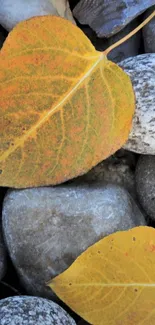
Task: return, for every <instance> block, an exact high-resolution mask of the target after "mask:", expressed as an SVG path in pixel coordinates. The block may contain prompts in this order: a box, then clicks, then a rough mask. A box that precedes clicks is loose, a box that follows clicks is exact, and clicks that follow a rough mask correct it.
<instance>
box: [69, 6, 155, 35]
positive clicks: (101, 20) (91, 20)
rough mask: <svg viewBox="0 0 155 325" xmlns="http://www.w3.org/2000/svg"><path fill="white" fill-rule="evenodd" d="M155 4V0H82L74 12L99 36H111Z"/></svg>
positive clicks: (78, 18)
mask: <svg viewBox="0 0 155 325" xmlns="http://www.w3.org/2000/svg"><path fill="white" fill-rule="evenodd" d="M153 5H155V0H145V1H142V0H117V1H116V0H110V1H109V0H80V1H79V3H78V4H77V5H76V7H75V8H74V10H73V14H74V16H75V18H76V19H77V20H78V21H79V22H80V23H81V24H86V25H89V26H90V27H91V28H92V29H93V30H94V31H95V32H96V33H97V35H98V36H99V37H110V36H112V35H114V34H116V33H118V32H119V31H120V30H122V29H123V28H124V27H125V26H126V25H127V24H128V23H129V22H130V21H132V20H133V19H134V18H136V17H137V16H139V15H140V14H141V13H143V12H144V11H145V10H146V9H148V8H149V7H151V6H153Z"/></svg>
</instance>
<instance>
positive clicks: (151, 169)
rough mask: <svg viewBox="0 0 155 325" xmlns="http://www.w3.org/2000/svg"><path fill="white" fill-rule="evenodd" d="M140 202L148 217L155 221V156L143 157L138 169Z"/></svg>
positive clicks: (137, 185) (137, 179) (137, 182)
mask: <svg viewBox="0 0 155 325" xmlns="http://www.w3.org/2000/svg"><path fill="white" fill-rule="evenodd" d="M136 188H137V193H138V197H139V201H140V203H141V205H142V207H143V208H144V210H145V211H146V213H147V215H148V216H150V217H151V218H153V219H154V220H155V156H141V157H140V159H139V161H138V164H137V168H136Z"/></svg>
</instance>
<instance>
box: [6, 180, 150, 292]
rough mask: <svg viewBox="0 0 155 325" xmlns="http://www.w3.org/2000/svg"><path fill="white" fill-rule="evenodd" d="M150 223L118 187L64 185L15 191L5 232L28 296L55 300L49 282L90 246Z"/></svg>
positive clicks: (10, 195) (9, 201) (10, 197)
mask: <svg viewBox="0 0 155 325" xmlns="http://www.w3.org/2000/svg"><path fill="white" fill-rule="evenodd" d="M143 224H145V221H144V218H143V215H142V214H141V212H140V211H139V209H138V207H137V206H136V204H135V203H134V201H133V199H132V198H131V197H130V196H129V194H128V193H127V192H126V191H125V190H124V189H123V188H120V187H119V186H114V185H109V186H108V185H107V186H105V187H103V186H101V187H99V186H98V187H97V188H95V186H93V185H92V186H86V185H85V186H81V187H80V186H79V187H76V186H73V185H69V186H67V185H66V186H59V187H55V188H50V187H48V188H36V189H26V190H14V191H10V193H8V195H7V196H6V198H5V202H4V209H3V229H4V234H5V239H6V243H7V246H8V250H9V253H10V256H11V259H12V261H13V263H14V265H15V267H16V269H17V271H18V274H19V275H20V279H21V281H22V283H23V284H24V286H25V288H26V290H27V291H28V292H29V293H33V294H35V295H42V296H46V297H47V296H48V297H49V296H50V295H51V291H50V290H49V289H48V288H47V287H45V282H47V281H48V280H50V278H51V277H53V276H55V275H56V274H58V273H60V272H62V271H64V270H65V269H66V268H67V267H68V266H69V265H70V264H71V263H72V262H73V261H74V260H75V258H76V257H77V256H78V255H79V254H80V253H81V252H83V251H84V250H85V249H86V248H87V247H88V246H90V245H91V244H93V243H94V242H96V241H98V240H99V239H101V238H102V237H104V236H106V235H108V234H110V233H112V232H115V231H117V230H124V229H129V228H131V227H134V226H137V225H143Z"/></svg>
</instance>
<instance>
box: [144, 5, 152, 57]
mask: <svg viewBox="0 0 155 325" xmlns="http://www.w3.org/2000/svg"><path fill="white" fill-rule="evenodd" d="M153 10H155V6H153V7H152V8H151V9H150V10H147V12H146V14H145V15H144V19H145V18H146V17H147V16H149V15H150V14H151V13H152V11H153ZM143 38H144V47H145V52H147V53H155V17H154V18H153V19H152V20H151V21H150V22H149V23H148V24H147V25H145V26H144V28H143Z"/></svg>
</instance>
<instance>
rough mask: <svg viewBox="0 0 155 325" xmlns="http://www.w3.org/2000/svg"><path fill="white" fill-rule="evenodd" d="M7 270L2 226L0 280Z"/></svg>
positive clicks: (0, 235)
mask: <svg viewBox="0 0 155 325" xmlns="http://www.w3.org/2000/svg"><path fill="white" fill-rule="evenodd" d="M5 272H6V249H5V246H4V242H3V237H2V231H1V227H0V280H1V279H2V278H3V277H4V275H5Z"/></svg>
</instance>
